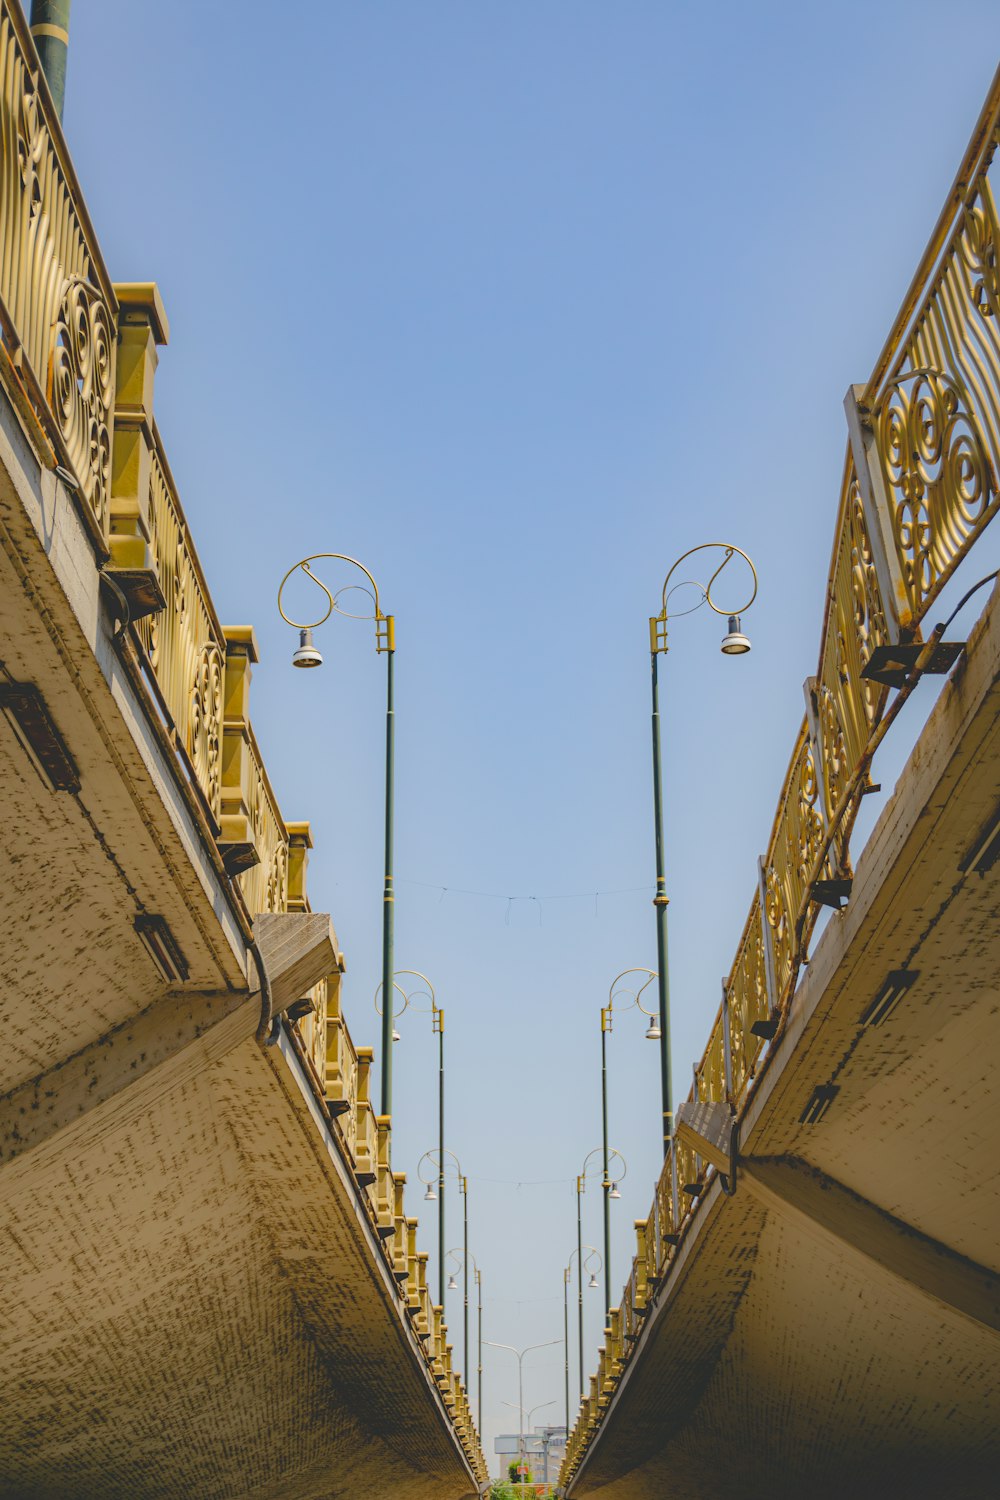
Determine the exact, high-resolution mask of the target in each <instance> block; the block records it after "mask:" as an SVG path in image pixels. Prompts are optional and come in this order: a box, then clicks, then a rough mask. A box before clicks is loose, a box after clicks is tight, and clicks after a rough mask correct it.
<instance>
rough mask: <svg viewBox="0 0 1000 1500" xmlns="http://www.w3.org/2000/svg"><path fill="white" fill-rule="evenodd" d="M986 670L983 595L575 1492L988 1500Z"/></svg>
mask: <svg viewBox="0 0 1000 1500" xmlns="http://www.w3.org/2000/svg"><path fill="white" fill-rule="evenodd" d="M998 674H1000V595H998V594H996V593H995V594H994V597H993V598H992V600H991V601H990V604H989V606H988V608H987V610H986V612H985V614H984V617H983V620H982V621H981V622H980V624H979V626H977V628H976V629H975V631H974V632H973V633H972V636H971V638H970V642H969V650H968V653H967V656H966V657H965V658H964V659H963V660H962V661H961V662H960V664H959V666H958V667H957V668H956V670H955V672H954V673H953V676H952V678H951V680H950V681H949V683H948V684H947V685H946V687H945V688H944V690H943V693H942V695H941V698H940V700H939V702H938V704H937V706H936V708H935V710H934V712H933V714H932V715H931V718H930V720H929V722H928V724H927V725H926V727H925V729H924V731H923V733H922V735H921V737H920V740H919V742H918V744H917V746H916V748H915V750H914V752H913V754H912V756H911V757H910V759H909V762H908V764H907V766H906V769H905V771H904V773H903V775H902V776H901V778H900V781H899V784H898V786H897V788H896V790H895V793H894V795H893V797H892V798H891V800H890V801H889V802H888V804H887V806H886V808H885V810H884V812H883V814H882V816H881V818H880V819H879V822H878V825H877V827H876V829H875V831H874V833H873V835H872V837H871V839H870V840H869V843H868V846H867V848H866V849H865V851H864V853H863V855H862V857H861V859H860V861H859V864H858V869H857V873H856V879H855V884H854V891H853V895H852V898H851V901H850V903H849V905H848V906H847V907H846V908H845V910H844V912H843V913H842V914H841V915H840V916H837V917H835V918H833V919H832V920H831V921H830V923H829V925H828V927H827V928H826V930H825V932H824V933H823V936H822V938H821V940H820V942H819V944H818V945H817V949H816V952H815V954H814V956H813V960H812V962H811V964H810V966H809V968H808V970H807V971H806V974H805V976H804V978H803V980H802V981H801V983H800V985H799V988H798V991H797V992H796V995H795V997H794V1000H793V1004H792V1010H791V1014H790V1019H789V1024H788V1026H787V1028H786V1030H785V1033H784V1035H783V1036H782V1038H781V1040H780V1042H779V1044H778V1045H777V1047H776V1050H775V1055H774V1056H773V1057H772V1059H771V1061H770V1064H769V1066H768V1068H767V1070H766V1072H765V1074H764V1076H763V1078H762V1079H761V1080H760V1083H759V1086H758V1088H757V1091H756V1094H755V1095H754V1098H753V1101H752V1103H751V1106H750V1108H749V1111H748V1114H747V1117H746V1119H745V1121H744V1125H743V1132H742V1138H743V1144H742V1156H743V1161H744V1164H743V1166H742V1168H741V1169H740V1174H739V1178H738V1186H737V1193H736V1196H735V1197H734V1198H731V1199H728V1198H725V1197H724V1196H723V1194H722V1192H721V1189H720V1184H719V1182H718V1180H714V1181H713V1183H712V1186H711V1187H710V1188H709V1190H708V1191H707V1192H706V1193H705V1195H704V1196H703V1198H702V1200H701V1202H700V1205H699V1208H698V1212H697V1215H696V1218H695V1221H694V1224H693V1225H692V1226H691V1229H690V1230H689V1231H688V1233H687V1235H686V1236H685V1239H684V1241H683V1242H682V1246H681V1249H680V1251H679V1253H678V1258H677V1262H676V1264H675V1266H674V1269H673V1271H672V1273H671V1275H670V1276H669V1278H668V1279H667V1281H666V1283H665V1284H664V1285H663V1286H661V1288H660V1290H659V1292H658V1295H657V1298H656V1299H655V1302H654V1305H653V1309H652V1311H651V1312H650V1314H649V1315H648V1318H647V1321H646V1324H645V1326H644V1329H643V1333H642V1335H641V1338H640V1340H639V1343H638V1345H637V1348H636V1352H635V1355H634V1357H633V1359H632V1361H631V1362H630V1364H629V1366H628V1367H627V1369H626V1373H625V1375H624V1377H623V1379H622V1382H621V1385H620V1386H619V1389H618V1391H617V1393H616V1395H615V1396H614V1397H613V1398H612V1402H611V1405H610V1407H609V1410H608V1414H607V1417H606V1420H605V1423H604V1425H603V1428H602V1430H601V1431H600V1434H599V1435H598V1437H597V1438H596V1439H595V1441H594V1443H593V1445H592V1447H591V1449H590V1452H589V1453H588V1455H587V1456H586V1458H585V1460H584V1462H583V1464H582V1465H581V1467H580V1470H579V1471H578V1473H577V1475H576V1477H575V1479H574V1481H573V1484H572V1486H571V1488H570V1492H569V1493H570V1495H571V1496H572V1497H576V1496H584V1495H590V1494H594V1493H599V1494H600V1495H601V1497H602V1500H603V1497H605V1496H607V1500H653V1497H655V1500H675V1497H676V1500H716V1497H723V1496H724V1497H727V1500H729V1497H735V1496H739V1497H740V1500H755V1497H758V1496H761V1497H763V1496H768V1497H770V1500H780V1497H785V1496H788V1497H791V1496H792V1495H800V1494H802V1493H809V1494H813V1495H818V1496H834V1495H837V1496H842V1495H844V1494H858V1495H874V1494H876V1493H877V1494H879V1495H882V1494H884V1493H893V1494H895V1493H900V1494H906V1495H907V1496H910V1497H923V1496H928V1497H930V1496H934V1497H935V1500H938V1497H940V1496H942V1495H947V1496H948V1497H949V1500H960V1497H965V1496H972V1495H977V1496H979V1495H981V1494H983V1493H990V1492H991V1491H992V1489H993V1488H995V1484H996V1472H997V1464H998V1461H1000V1248H998V1247H1000V1166H998V1158H997V1150H996V1143H997V1132H998V1125H1000V1110H998V1105H997V1100H998V1093H997V1082H996V1080H997V1077H998V1076H1000V983H998V980H1000V919H998V915H997V912H998V898H1000V865H996V866H994V868H993V869H992V870H991V871H989V872H987V873H985V874H982V875H980V874H977V873H975V872H974V870H973V869H972V868H971V866H970V864H969V855H970V852H971V851H973V850H975V849H976V848H977V847H980V846H981V844H982V842H983V837H984V834H985V833H986V832H987V830H988V829H989V828H990V826H991V824H992V823H993V821H994V820H995V819H996V818H997V815H998V813H1000V675H998ZM900 969H908V970H910V971H915V972H916V976H917V977H916V978H915V979H914V982H913V983H912V985H911V986H910V987H909V988H907V989H905V990H904V991H903V993H902V994H901V996H900V998H899V1000H898V1002H897V1003H896V1005H895V1006H894V1008H892V1009H891V1011H890V1013H889V1014H888V1015H887V1016H886V1018H885V1019H884V1020H882V1021H881V1023H880V1024H877V1025H872V1024H867V1025H866V1024H864V1022H863V1020H862V1017H863V1016H864V1015H865V1013H866V1012H867V1011H868V1009H869V1007H870V1006H871V1003H872V1001H873V1000H874V999H875V997H876V996H877V995H878V994H879V992H880V991H881V989H882V987H883V984H884V982H885V980H886V978H887V976H888V974H889V973H890V972H891V971H893V970H900ZM822 1085H833V1087H834V1089H835V1090H836V1092H835V1093H834V1094H833V1097H832V1102H831V1104H830V1107H829V1108H828V1109H827V1111H826V1113H825V1114H823V1116H822V1118H821V1119H820V1120H819V1122H818V1123H816V1124H805V1123H803V1117H804V1114H805V1112H806V1110H807V1108H808V1105H809V1102H810V1100H811V1098H812V1096H813V1091H814V1089H815V1088H816V1087H817V1086H822Z"/></svg>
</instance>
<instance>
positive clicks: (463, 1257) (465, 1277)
mask: <svg viewBox="0 0 1000 1500" xmlns="http://www.w3.org/2000/svg"><path fill="white" fill-rule="evenodd" d="M462 1184H463V1185H462V1193H463V1195H464V1203H465V1208H466V1213H465V1214H464V1216H463V1219H462V1248H461V1250H449V1251H448V1259H449V1260H456V1261H460V1262H461V1265H462V1295H463V1301H464V1306H463V1309H462V1327H463V1330H464V1339H465V1363H464V1364H463V1365H462V1374H463V1375H464V1377H465V1380H466V1383H468V1379H469V1262H470V1261H471V1262H472V1266H473V1269H474V1271H475V1273H476V1279H477V1280H478V1279H479V1267H478V1266H477V1265H476V1257H475V1256H474V1255H473V1254H472V1253H471V1251H470V1250H469V1215H468V1211H467V1210H468V1205H469V1194H468V1190H467V1187H466V1181H465V1178H464V1177H463V1178H462ZM448 1290H449V1291H450V1292H454V1291H457V1290H458V1286H457V1283H456V1281H455V1275H454V1272H452V1274H451V1276H449V1278H448ZM482 1324H483V1307H482V1294H480V1301H479V1332H480V1337H482ZM480 1355H482V1349H481V1348H480Z"/></svg>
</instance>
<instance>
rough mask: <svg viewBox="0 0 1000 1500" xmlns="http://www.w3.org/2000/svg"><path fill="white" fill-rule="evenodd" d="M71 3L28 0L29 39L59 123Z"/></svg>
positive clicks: (63, 98)
mask: <svg viewBox="0 0 1000 1500" xmlns="http://www.w3.org/2000/svg"><path fill="white" fill-rule="evenodd" d="M70 4H71V0H31V21H30V23H29V24H30V26H31V36H32V40H33V41H34V43H35V50H36V52H37V53H38V61H39V62H40V63H41V65H42V72H43V73H44V74H45V81H46V83H47V84H48V86H49V93H50V94H51V95H52V102H53V104H54V105H55V107H56V114H57V115H58V116H59V118H60V120H61V119H62V116H63V103H64V101H65V98H66V53H67V49H68V47H69V8H70Z"/></svg>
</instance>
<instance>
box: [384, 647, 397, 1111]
mask: <svg viewBox="0 0 1000 1500" xmlns="http://www.w3.org/2000/svg"><path fill="white" fill-rule="evenodd" d="M395 654H396V653H395V651H394V650H392V649H391V648H390V649H389V650H388V652H387V654H386V706H385V890H384V893H383V896H382V1113H383V1114H384V1115H391V1114H392V1013H393V1009H394V1007H393V988H392V962H393V955H392V939H393V908H394V906H395V898H394V896H393V890H392V821H393V769H394V748H395V746H394V741H395V713H394V711H393V705H392V660H393V657H394V656H395Z"/></svg>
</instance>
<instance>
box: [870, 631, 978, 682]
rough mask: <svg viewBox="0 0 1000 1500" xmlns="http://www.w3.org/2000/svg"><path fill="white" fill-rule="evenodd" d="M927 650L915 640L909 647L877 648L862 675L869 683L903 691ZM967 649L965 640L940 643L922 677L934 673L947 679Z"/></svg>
mask: <svg viewBox="0 0 1000 1500" xmlns="http://www.w3.org/2000/svg"><path fill="white" fill-rule="evenodd" d="M924 649H925V643H924V642H922V641H912V642H910V643H909V644H908V645H896V646H876V647H875V649H874V651H873V652H872V654H871V656H870V657H869V658H868V660H867V662H866V663H865V665H864V667H863V668H862V669H861V675H862V677H864V678H865V679H866V680H867V681H868V682H880V683H883V684H884V685H885V686H886V687H891V688H901V687H902V686H903V684H904V683H905V682H906V680H907V678H908V677H910V676H911V675H912V674H913V673H914V672H916V671H917V666H918V662H919V660H920V655H921V653H922V652H923V651H924ZM964 650H965V642H964V641H938V643H937V645H936V646H935V647H934V648H933V650H932V651H931V653H930V656H929V658H928V660H927V661H925V662H924V663H923V665H922V666H921V667H920V670H919V676H921V677H922V676H924V675H925V674H930V675H931V676H932V677H943V676H944V675H945V673H946V672H950V671H951V669H952V667H953V666H954V665H955V663H956V661H957V660H958V658H959V657H960V656H961V654H962V652H963V651H964Z"/></svg>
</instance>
